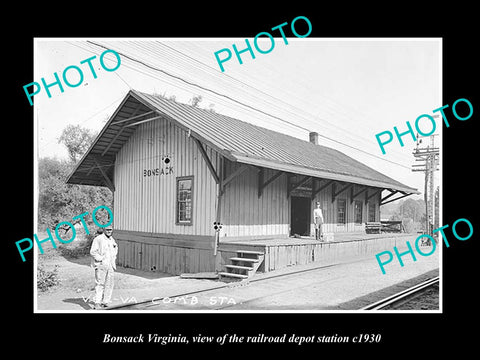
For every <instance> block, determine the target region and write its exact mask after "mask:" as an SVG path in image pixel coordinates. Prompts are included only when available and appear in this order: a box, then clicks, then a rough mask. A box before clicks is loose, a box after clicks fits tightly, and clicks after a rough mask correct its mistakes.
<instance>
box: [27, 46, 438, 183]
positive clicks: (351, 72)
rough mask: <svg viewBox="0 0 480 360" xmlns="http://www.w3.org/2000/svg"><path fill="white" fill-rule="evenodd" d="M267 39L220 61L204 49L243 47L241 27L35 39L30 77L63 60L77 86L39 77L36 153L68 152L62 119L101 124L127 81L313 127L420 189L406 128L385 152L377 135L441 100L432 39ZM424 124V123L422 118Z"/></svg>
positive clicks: (283, 125)
mask: <svg viewBox="0 0 480 360" xmlns="http://www.w3.org/2000/svg"><path fill="white" fill-rule="evenodd" d="M275 40H276V41H275V45H274V47H273V50H272V51H270V52H269V53H267V54H261V53H259V52H258V51H256V49H255V48H254V47H253V51H254V54H255V59H253V58H252V57H251V55H250V54H249V52H245V53H242V54H241V58H242V61H243V64H240V63H239V62H238V60H237V59H236V57H235V54H233V55H232V58H231V59H230V60H229V61H227V62H225V63H223V66H224V68H225V71H224V72H222V71H221V70H220V67H219V65H218V64H217V61H216V58H215V56H214V53H215V52H216V51H219V50H221V49H225V48H228V49H230V51H231V52H232V53H233V49H232V44H236V45H237V48H238V49H244V48H245V47H246V43H245V39H244V38H243V39H242V38H208V39H198V38H193V39H182V38H175V39H171V38H168V39H166V38H159V39H152V38H148V39H135V38H125V39H115V38H105V39H102V38H94V39H80V38H61V39H51V38H46V39H42V38H37V39H36V41H35V53H34V54H35V56H34V57H35V59H34V79H32V82H33V81H36V82H38V83H40V82H41V78H44V79H45V81H46V83H47V84H48V83H51V82H53V81H54V75H53V74H54V72H56V73H57V74H58V76H59V77H60V78H62V73H63V71H64V69H65V68H66V67H68V66H70V65H75V66H78V67H79V68H81V69H82V71H83V75H84V79H83V81H82V83H81V84H80V85H79V86H78V87H68V86H66V85H65V84H64V92H63V93H62V92H60V90H59V88H58V86H52V87H51V88H50V91H51V95H52V97H51V98H49V97H48V96H47V94H46V92H45V90H44V89H43V88H42V90H41V91H40V93H39V94H38V95H35V97H34V103H35V105H34V114H35V118H36V129H35V130H36V135H37V138H36V150H37V155H38V157H57V158H60V159H66V158H67V152H66V150H65V148H64V146H63V145H61V144H59V143H58V138H59V136H60V134H61V132H62V130H63V129H64V128H65V127H67V126H68V125H70V124H71V125H81V126H82V127H86V128H89V129H91V130H93V131H100V130H101V129H102V127H103V126H104V125H105V123H106V121H107V120H108V118H109V117H110V116H111V115H112V113H113V112H114V111H115V109H116V108H117V107H118V105H119V104H120V102H121V101H122V99H123V98H124V97H125V95H126V94H127V93H128V91H129V90H130V89H135V90H139V91H143V92H146V93H157V94H164V95H166V96H167V97H170V96H175V97H176V100H177V101H179V102H183V103H188V102H189V100H190V99H191V98H192V97H193V96H197V95H201V96H202V101H201V103H200V107H203V108H213V109H214V110H215V111H216V112H218V113H222V114H225V115H229V116H232V117H235V118H238V119H240V120H243V121H248V122H252V123H254V124H256V125H259V126H263V127H266V128H269V129H272V130H275V131H279V132H282V133H286V134H289V135H292V136H295V137H298V138H301V139H304V140H306V141H308V131H316V132H318V133H319V134H320V143H321V144H322V145H325V146H328V147H332V148H335V149H337V150H340V151H342V152H344V153H345V154H347V155H349V156H351V157H353V158H355V159H357V160H359V161H361V162H363V163H365V164H366V165H368V166H370V167H372V168H374V169H376V170H377V171H380V172H382V173H384V174H386V175H388V176H390V177H392V178H394V179H396V180H398V181H400V182H402V183H404V184H406V185H408V186H411V187H414V188H417V189H418V190H419V191H420V192H423V186H424V173H422V172H415V173H414V172H412V171H411V170H410V169H411V165H412V164H413V163H414V157H413V155H412V151H413V149H414V148H415V146H416V143H415V142H414V141H413V140H412V139H411V138H410V136H409V135H408V136H404V137H403V140H404V143H405V146H404V147H401V146H400V144H399V143H398V141H397V140H396V139H395V140H394V141H393V142H392V143H390V144H388V145H387V146H386V148H385V149H386V154H385V155H383V154H382V152H381V150H380V147H379V145H378V143H377V141H376V138H375V134H378V133H380V132H382V131H386V130H389V131H391V132H393V127H394V126H397V127H398V129H399V130H400V131H402V130H403V131H405V130H407V126H406V121H409V122H410V123H411V124H412V127H413V126H414V123H415V119H416V118H417V117H418V116H420V115H421V114H429V115H432V114H433V113H432V111H433V110H434V109H437V108H439V107H440V106H442V105H444V104H443V103H442V98H441V94H442V88H441V85H442V79H441V71H442V64H441V57H442V56H441V51H442V46H441V45H442V44H441V39H438V38H422V39H418V38H404V39H402V38H395V39H388V38H378V39H376V38H373V39H372V38H364V39H357V38H355V39H347V38H330V39H324V38H308V37H307V38H302V39H297V38H288V45H287V44H285V43H284V41H283V39H282V38H281V37H280V38H275ZM250 43H253V40H252V39H250ZM258 44H259V47H260V48H261V49H268V48H269V46H270V45H271V44H270V41H269V40H268V39H263V40H260V41H259V43H258ZM252 46H253V45H252ZM106 49H113V50H115V51H117V52H118V53H119V54H120V58H121V64H120V66H119V68H118V69H117V70H115V71H112V72H107V71H105V70H104V69H102V67H101V65H100V62H99V58H100V54H102V53H103V52H104V51H105V50H106ZM94 55H95V56H96V58H95V59H93V60H92V62H91V63H92V65H93V66H94V68H95V71H96V74H97V78H94V77H93V76H92V73H91V71H90V70H89V68H88V65H87V64H83V65H82V64H80V62H81V61H83V60H85V59H87V58H90V57H92V56H94ZM124 55H127V56H128V57H127V56H124ZM221 56H224V54H222V55H221ZM104 60H105V65H106V66H107V67H113V66H114V65H115V63H116V62H115V57H114V56H112V54H108V55H106V56H105V58H104ZM153 68H154V69H156V70H154V69H153ZM68 76H69V77H68V79H69V80H70V81H71V82H72V83H75V82H77V81H79V80H80V79H79V78H76V77H75V76H77V74H76V73H75V71H72V70H70V71H69V73H68ZM187 82H188V83H190V84H192V83H194V84H197V85H198V86H193V85H190V84H188V83H187ZM214 92H215V93H214ZM218 94H221V95H224V96H221V95H218ZM231 99H235V100H237V101H238V102H240V103H242V104H246V105H248V107H245V106H244V105H241V104H239V103H238V102H235V101H232V100H231ZM25 101H26V102H27V104H28V99H27V98H25ZM251 107H253V108H255V109H259V110H261V111H262V112H263V113H260V112H258V111H255V110H253V109H251ZM264 113H268V114H271V115H272V116H268V115H265V114H264ZM279 118H280V119H281V120H279ZM282 120H283V121H282ZM438 125H439V124H438ZM423 126H424V127H425V129H428V124H425V125H423ZM440 132H441V126H437V131H436V133H437V134H439V136H437V139H435V142H436V144H440V142H441V141H440V140H441V139H439V138H441V133H440ZM439 173H440V172H437V174H436V181H435V182H436V184H439V181H440V174H439Z"/></svg>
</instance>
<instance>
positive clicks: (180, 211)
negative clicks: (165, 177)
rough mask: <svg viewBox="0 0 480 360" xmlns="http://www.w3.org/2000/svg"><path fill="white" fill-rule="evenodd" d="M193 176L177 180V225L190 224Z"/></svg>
mask: <svg viewBox="0 0 480 360" xmlns="http://www.w3.org/2000/svg"><path fill="white" fill-rule="evenodd" d="M192 194H193V176H189V177H181V178H177V216H176V223H177V224H179V225H191V224H192V209H193V208H192V198H193V197H192Z"/></svg>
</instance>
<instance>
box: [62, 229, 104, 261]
mask: <svg viewBox="0 0 480 360" xmlns="http://www.w3.org/2000/svg"><path fill="white" fill-rule="evenodd" d="M97 235H98V232H97V233H90V234H88V235H85V240H84V241H81V242H77V243H76V244H74V243H75V241H76V240H74V241H73V242H72V245H70V244H68V245H70V246H68V245H62V246H60V248H59V250H60V254H61V255H62V256H63V257H65V258H70V259H78V258H80V257H83V256H86V255H89V254H90V248H91V246H92V241H93V239H94V238H95V237H96V236H97Z"/></svg>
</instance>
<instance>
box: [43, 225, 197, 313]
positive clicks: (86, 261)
mask: <svg viewBox="0 0 480 360" xmlns="http://www.w3.org/2000/svg"><path fill="white" fill-rule="evenodd" d="M46 237H47V235H46V234H45V237H44V238H46ZM39 238H40V239H43V238H42V237H41V235H39ZM85 246H86V240H85V239H82V238H79V239H75V240H74V241H73V242H72V243H70V244H58V243H57V249H54V248H53V247H52V246H51V245H50V243H44V254H40V252H38V254H37V269H38V267H41V268H43V269H44V270H46V271H55V268H56V273H57V279H58V281H57V284H56V285H54V286H51V287H49V288H48V289H47V290H46V291H41V290H39V289H38V288H37V299H36V300H37V306H36V309H37V310H53V311H54V310H73V311H75V310H80V311H82V310H90V309H91V305H92V304H91V300H92V299H93V296H94V293H95V292H94V288H95V281H94V270H93V268H92V267H91V266H90V261H91V258H90V256H89V255H88V254H85V252H86V251H84V252H83V254H82V255H80V256H74V255H75V253H76V252H78V251H79V250H81V249H82V247H83V248H85ZM86 249H88V248H86ZM197 281H198V280H197ZM179 285H192V284H191V282H190V281H185V279H180V278H179V277H178V276H171V275H168V274H164V273H153V272H146V271H140V270H135V269H126V268H122V267H117V271H116V272H115V287H114V292H113V296H112V305H115V304H121V303H128V302H135V301H141V299H144V298H153V297H155V296H160V294H161V293H162V291H161V290H166V289H171V290H175V288H178V286H179ZM157 294H159V295H157Z"/></svg>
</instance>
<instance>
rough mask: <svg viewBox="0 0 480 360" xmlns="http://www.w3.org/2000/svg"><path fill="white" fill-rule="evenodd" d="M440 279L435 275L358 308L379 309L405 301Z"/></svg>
mask: <svg viewBox="0 0 480 360" xmlns="http://www.w3.org/2000/svg"><path fill="white" fill-rule="evenodd" d="M439 281H440V277H439V276H436V277H434V278H431V279H429V280H426V281H424V282H422V283H420V284H417V285H414V286H412V287H410V288H408V289H406V290H403V291H401V292H399V293H396V294H394V295H391V296H389V297H387V298H385V299H382V300H379V301H377V302H375V303H373V304H370V305H367V306H365V307H363V308H361V309H360V310H381V309H384V308H386V307H388V306H392V305H394V304H398V303H400V302H405V301H407V300H408V299H411V298H413V297H414V296H416V295H418V294H419V293H421V292H423V291H425V290H426V289H428V288H430V287H432V286H434V285H436V284H438V283H439Z"/></svg>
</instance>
